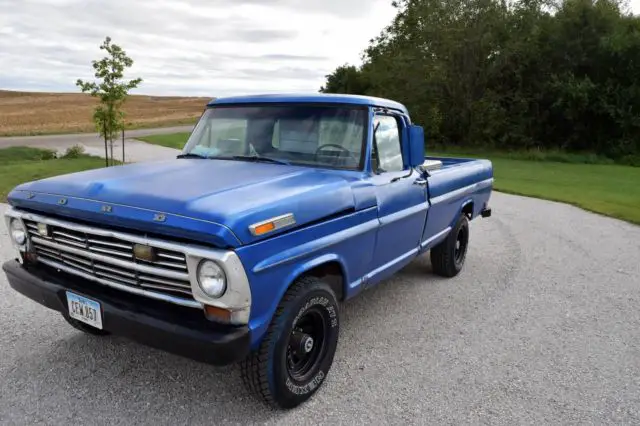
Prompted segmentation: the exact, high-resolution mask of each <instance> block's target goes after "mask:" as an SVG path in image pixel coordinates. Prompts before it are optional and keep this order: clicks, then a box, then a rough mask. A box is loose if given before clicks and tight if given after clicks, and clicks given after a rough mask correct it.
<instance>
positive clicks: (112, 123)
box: [76, 37, 142, 166]
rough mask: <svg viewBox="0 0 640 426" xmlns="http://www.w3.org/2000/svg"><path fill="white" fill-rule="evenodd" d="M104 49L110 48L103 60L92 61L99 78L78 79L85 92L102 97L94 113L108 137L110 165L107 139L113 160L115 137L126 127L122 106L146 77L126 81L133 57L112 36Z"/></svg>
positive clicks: (99, 127) (102, 130) (96, 76)
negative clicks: (93, 79) (126, 72)
mask: <svg viewBox="0 0 640 426" xmlns="http://www.w3.org/2000/svg"><path fill="white" fill-rule="evenodd" d="M100 50H104V51H106V53H107V55H106V56H105V57H103V58H102V59H100V60H97V61H96V60H94V61H92V65H93V69H94V70H95V74H94V76H95V78H96V79H97V80H98V81H97V82H89V81H83V80H81V79H78V80H77V81H76V85H77V86H78V87H80V90H81V91H82V92H83V93H90V94H91V96H93V97H96V98H98V99H99V100H100V104H99V105H98V106H96V109H95V112H94V114H93V120H94V122H95V124H96V129H97V131H98V132H99V133H100V135H101V136H102V137H103V138H104V144H105V145H104V149H105V157H106V158H105V160H106V164H107V166H108V165H109V160H108V155H107V141H109V143H110V145H111V160H112V162H113V140H114V139H115V138H116V137H117V136H118V132H119V131H121V130H124V112H123V111H122V105H123V104H124V102H125V100H126V99H127V96H128V94H129V91H130V90H131V89H134V88H136V87H138V85H139V84H140V83H141V82H142V79H141V78H135V79H133V80H129V81H126V80H124V71H125V68H129V67H131V66H132V65H133V60H132V59H131V58H130V57H128V56H127V54H126V52H125V51H124V50H122V48H121V47H120V46H118V45H117V44H112V43H111V38H110V37H106V38H105V40H104V42H103V43H102V45H101V46H100ZM123 149H124V148H123ZM123 153H124V151H123Z"/></svg>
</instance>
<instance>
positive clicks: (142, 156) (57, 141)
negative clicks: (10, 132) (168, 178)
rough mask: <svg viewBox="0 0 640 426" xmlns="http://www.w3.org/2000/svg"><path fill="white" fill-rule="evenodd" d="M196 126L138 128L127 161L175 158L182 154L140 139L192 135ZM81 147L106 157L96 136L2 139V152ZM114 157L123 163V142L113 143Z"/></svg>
mask: <svg viewBox="0 0 640 426" xmlns="http://www.w3.org/2000/svg"><path fill="white" fill-rule="evenodd" d="M192 129H193V126H178V127H159V128H156V129H135V130H128V131H127V132H126V133H125V137H126V139H125V161H127V162H138V161H154V160H167V159H171V158H175V156H176V155H177V154H179V153H180V152H179V151H178V150H175V149H171V148H166V147H163V146H158V145H151V144H148V143H144V142H141V141H138V140H135V138H137V137H141V136H149V135H160V134H170V133H178V132H190V131H191V130H192ZM74 145H81V146H83V147H84V149H85V152H86V153H87V154H90V155H95V156H98V157H103V158H104V156H105V155H104V141H103V140H102V139H100V137H99V136H98V135H97V134H95V133H78V134H69V135H43V136H8V137H0V149H2V148H8V147H10V146H31V147H35V148H48V149H55V150H56V151H58V152H59V153H63V152H64V151H65V150H66V149H67V148H69V147H71V146H74ZM113 156H114V157H115V158H116V160H122V141H121V140H116V141H114V143H113Z"/></svg>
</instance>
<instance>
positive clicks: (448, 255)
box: [431, 214, 469, 278]
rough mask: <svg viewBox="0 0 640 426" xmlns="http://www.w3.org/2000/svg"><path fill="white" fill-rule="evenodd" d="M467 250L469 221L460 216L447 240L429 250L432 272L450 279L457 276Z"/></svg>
mask: <svg viewBox="0 0 640 426" xmlns="http://www.w3.org/2000/svg"><path fill="white" fill-rule="evenodd" d="M468 248H469V219H467V216H466V215H465V214H462V215H460V218H459V219H458V222H457V223H456V225H455V227H454V228H453V229H452V230H451V232H449V235H447V238H446V239H445V240H444V241H442V242H441V243H440V244H438V245H437V246H435V247H434V248H433V249H431V265H432V266H433V272H434V273H436V274H437V275H441V276H443V277H447V278H451V277H455V276H456V275H458V273H459V272H460V271H461V270H462V267H463V266H464V261H465V259H466V257H467V249H468Z"/></svg>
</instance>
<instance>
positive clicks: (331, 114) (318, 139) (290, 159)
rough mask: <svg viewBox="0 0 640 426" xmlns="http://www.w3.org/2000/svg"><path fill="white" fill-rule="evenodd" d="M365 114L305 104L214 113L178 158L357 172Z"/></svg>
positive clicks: (205, 118)
mask: <svg viewBox="0 0 640 426" xmlns="http://www.w3.org/2000/svg"><path fill="white" fill-rule="evenodd" d="M366 121H367V109H366V108H362V107H343V106H315V105H308V104H291V105H286V106H283V105H272V106H271V105H264V106H262V105H261V106H232V107H226V106H225V107H214V108H210V109H208V110H207V111H205V113H204V114H203V116H202V118H201V120H200V121H199V122H198V124H197V125H196V127H195V129H194V131H193V133H192V134H191V136H190V137H189V140H188V141H187V144H186V145H185V148H184V150H183V155H186V156H200V157H208V158H230V159H255V160H258V159H264V160H278V161H279V162H286V163H290V164H300V165H309V166H318V167H332V168H345V169H353V170H355V169H360V168H361V164H362V151H363V146H364V141H365V125H366Z"/></svg>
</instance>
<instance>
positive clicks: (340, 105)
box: [181, 102, 371, 172]
mask: <svg viewBox="0 0 640 426" xmlns="http://www.w3.org/2000/svg"><path fill="white" fill-rule="evenodd" d="M291 105H296V106H300V107H305V106H314V107H327V108H350V109H355V110H362V111H364V112H365V118H364V124H363V125H364V131H363V132H362V145H361V147H360V161H359V163H358V167H357V168H354V167H346V166H329V165H325V164H308V163H300V162H296V161H289V160H287V161H288V162H289V164H290V165H292V166H299V167H312V168H314V169H330V170H346V171H355V172H363V171H365V166H366V155H367V141H368V140H369V133H370V132H371V130H370V129H369V127H370V120H371V117H370V114H369V111H370V109H371V108H370V107H369V106H368V105H360V104H352V103H348V102H345V103H337V102H246V103H245V102H238V103H229V104H226V103H225V104H219V105H216V104H211V105H207V107H206V108H205V109H204V111H203V112H202V115H201V116H200V119H199V120H198V122H197V123H196V125H195V126H194V127H193V130H192V132H191V135H193V134H194V133H195V131H196V129H197V128H198V125H199V124H200V123H201V122H202V118H203V117H204V115H205V114H206V113H207V111H208V110H210V109H223V108H242V107H244V108H254V107H283V106H289V107H290V106H291ZM191 135H189V138H188V139H187V142H186V143H185V144H184V147H183V149H182V153H181V154H186V153H187V151H186V148H187V145H189V139H191ZM212 159H216V158H215V157H213V158H212ZM217 159H221V158H217ZM274 164H275V163H274Z"/></svg>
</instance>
